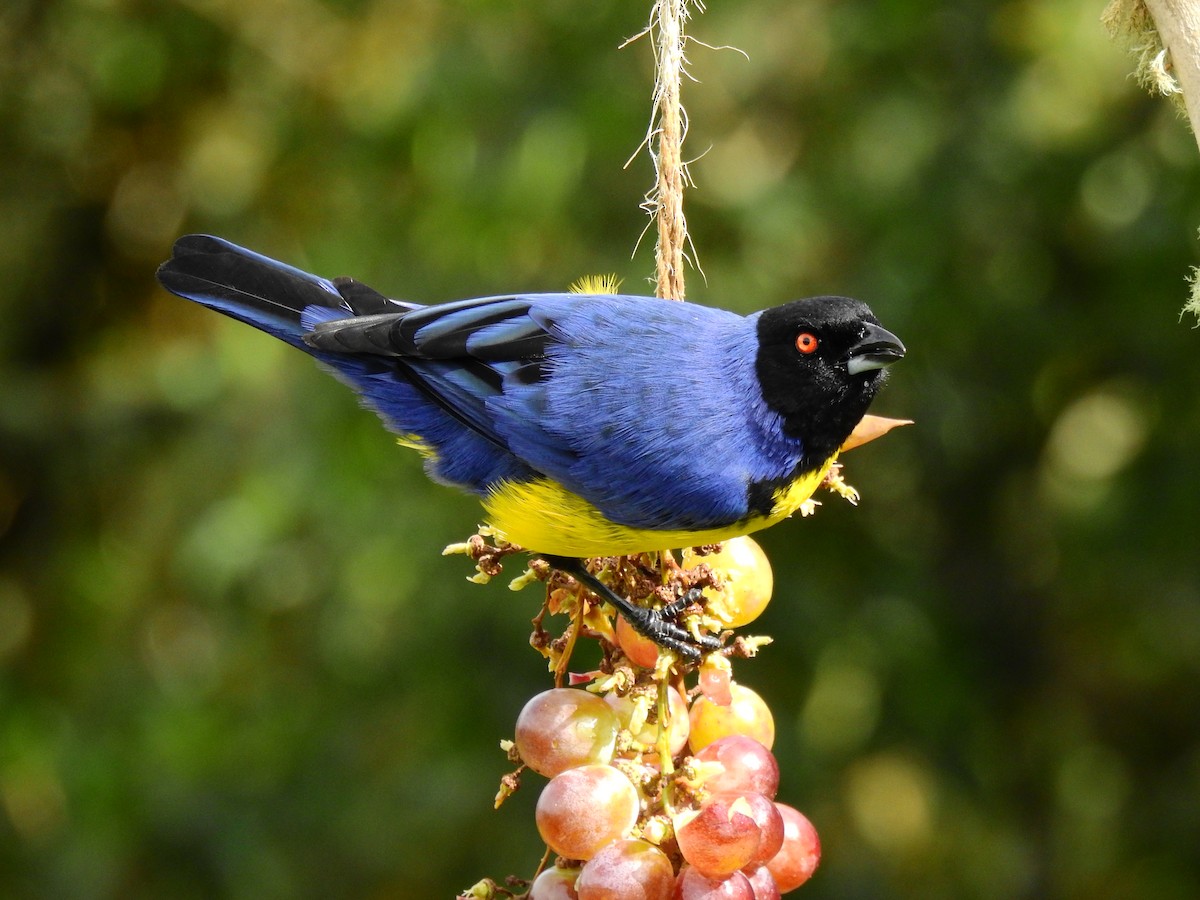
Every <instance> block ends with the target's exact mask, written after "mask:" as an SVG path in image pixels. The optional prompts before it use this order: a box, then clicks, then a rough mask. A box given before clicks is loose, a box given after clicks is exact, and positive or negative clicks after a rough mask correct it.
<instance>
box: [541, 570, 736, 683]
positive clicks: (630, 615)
mask: <svg viewBox="0 0 1200 900" xmlns="http://www.w3.org/2000/svg"><path fill="white" fill-rule="evenodd" d="M542 558H543V559H545V560H546V562H547V563H549V564H550V566H551V567H552V568H554V569H557V570H558V571H560V572H565V573H566V574H567V575H570V576H571V577H572V578H574V579H576V580H577V581H579V582H580V583H581V584H583V586H584V587H586V588H587V589H588V590H589V591H591V592H592V593H593V594H595V595H596V596H597V597H599V598H600V599H601V600H603V601H605V602H606V603H609V604H611V605H612V606H613V607H614V608H616V609H617V610H618V611H619V612H620V613H621V615H622V616H624V617H625V621H627V622H628V623H629V624H630V625H632V626H633V628H634V630H635V631H637V632H638V633H639V634H643V635H645V636H646V637H648V638H650V640H652V641H654V643H656V644H658V645H659V646H660V647H665V648H666V649H668V650H673V651H674V652H676V653H678V654H679V655H680V656H681V657H683V658H684V659H686V660H688V661H690V662H696V661H698V660H699V659H700V658H701V657H702V656H703V655H704V654H705V653H711V652H713V651H714V650H720V649H721V641H720V639H719V638H717V637H716V636H714V635H707V634H706V635H696V634H693V633H692V632H691V631H689V630H688V629H686V628H684V627H683V626H682V625H680V624H678V623H677V622H676V621H674V620H675V619H676V618H677V617H678V616H679V614H680V613H682V612H683V611H684V610H685V609H687V607H689V606H691V605H692V604H693V603H697V602H699V601H700V600H701V599H702V593H701V591H700V590H699V589H697V588H693V589H691V590H689V591H688V592H687V593H685V594H684V595H683V596H682V597H680V598H679V599H678V600H675V601H673V602H671V603H668V604H667V605H666V606H664V607H662V608H661V609H651V608H649V607H645V606H638V605H637V604H636V603H634V602H632V601H631V600H629V599H627V598H625V597H622V596H620V595H618V594H617V593H616V592H615V591H613V590H612V588H610V587H609V586H608V585H606V584H604V582H602V581H600V579H598V578H597V577H596V576H595V575H593V574H592V573H591V572H589V571H588V570H587V569H586V568H585V567H584V565H583V560H580V559H575V558H574V557H566V556H543V557H542Z"/></svg>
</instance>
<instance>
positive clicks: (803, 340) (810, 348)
mask: <svg viewBox="0 0 1200 900" xmlns="http://www.w3.org/2000/svg"><path fill="white" fill-rule="evenodd" d="M820 345H821V342H820V341H818V340H817V336H816V335H815V334H813V333H812V332H811V331H802V332H800V334H798V335H796V349H797V350H799V351H800V352H801V353H803V354H805V355H806V356H807V355H808V354H809V353H816V352H817V347H819V346H820Z"/></svg>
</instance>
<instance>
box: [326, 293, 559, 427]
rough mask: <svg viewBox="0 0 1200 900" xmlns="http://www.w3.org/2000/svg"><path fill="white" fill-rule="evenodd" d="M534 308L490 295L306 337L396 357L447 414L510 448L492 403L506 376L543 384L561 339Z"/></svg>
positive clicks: (524, 300) (341, 324)
mask: <svg viewBox="0 0 1200 900" xmlns="http://www.w3.org/2000/svg"><path fill="white" fill-rule="evenodd" d="M533 305H534V300H533V299H532V298H529V297H519V296H503V297H486V298H482V299H478V300H462V301H458V302H456V303H446V304H439V305H437V306H431V307H421V308H419V309H415V310H412V311H410V312H402V313H382V314H377V315H369V316H356V317H354V318H346V319H336V320H333V321H328V322H316V323H314V325H313V330H312V332H310V333H309V334H307V335H305V338H304V340H305V343H307V344H308V345H309V346H310V347H312V348H313V349H316V350H324V351H328V352H334V353H351V354H368V355H371V356H375V357H384V358H390V359H391V361H392V364H393V365H395V366H396V368H397V369H398V370H399V371H400V372H401V373H402V377H404V378H405V379H407V380H408V381H410V382H412V383H413V384H414V385H416V386H417V387H418V388H419V389H420V390H421V391H422V392H423V393H424V394H425V395H426V396H428V397H429V398H430V399H431V400H433V401H434V402H436V403H437V404H438V405H439V406H441V407H442V408H443V409H444V410H445V411H446V412H447V413H449V414H450V415H452V416H454V418H456V419H458V420H459V421H460V422H462V423H463V424H465V425H467V426H469V427H470V428H472V429H473V430H475V431H477V432H479V433H480V434H482V435H484V436H485V437H487V438H488V439H489V440H491V441H493V442H494V443H496V444H498V445H499V446H501V447H505V448H507V446H508V442H507V441H506V440H505V439H504V438H503V437H502V435H501V434H500V431H499V429H498V428H497V423H496V418H495V417H496V412H495V410H494V409H489V407H488V401H489V400H491V399H493V398H498V397H500V396H501V395H502V394H503V393H504V388H505V382H506V380H507V379H515V380H516V381H517V382H518V383H520V384H523V385H529V384H531V383H533V382H535V381H537V380H539V379H540V378H541V377H542V375H543V374H544V371H545V369H544V367H543V365H542V364H543V362H544V360H545V354H546V349H547V347H548V346H549V344H550V343H551V342H553V341H554V340H555V337H554V335H553V334H552V333H551V332H550V331H549V330H548V329H547V328H546V327H545V326H546V323H547V322H548V320H546V319H545V317H541V316H539V317H538V318H536V319H535V318H534V316H533V315H532V314H531V309H532V307H533Z"/></svg>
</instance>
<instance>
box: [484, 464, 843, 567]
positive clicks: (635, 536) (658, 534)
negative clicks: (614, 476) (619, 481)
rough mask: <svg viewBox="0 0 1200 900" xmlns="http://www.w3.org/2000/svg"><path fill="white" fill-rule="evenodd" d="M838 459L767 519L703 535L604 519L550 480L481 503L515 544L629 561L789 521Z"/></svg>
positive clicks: (779, 495) (787, 491) (505, 485)
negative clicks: (636, 555) (631, 556)
mask: <svg viewBox="0 0 1200 900" xmlns="http://www.w3.org/2000/svg"><path fill="white" fill-rule="evenodd" d="M836 458H837V457H836V455H835V456H834V457H831V458H830V459H829V460H828V461H826V463H825V465H823V466H822V467H821V468H820V469H818V470H817V471H815V472H810V473H808V474H807V475H803V476H801V477H800V478H798V479H797V480H795V481H793V482H792V483H791V484H790V485H788V486H786V487H783V488H780V489H779V490H777V491H776V492H775V496H774V505H773V506H772V508H771V512H770V513H769V514H768V515H765V516H753V517H750V518H747V519H740V520H738V521H736V522H731V523H729V524H728V525H723V526H721V527H718V528H709V529H705V530H702V531H678V530H676V531H672V530H657V529H651V528H631V527H628V526H625V525H618V524H616V523H614V522H610V521H608V520H607V519H605V518H604V516H603V515H602V514H601V513H600V510H598V509H596V507H594V506H592V504H590V503H588V502H587V501H586V500H584V499H583V498H582V497H580V496H578V495H577V494H573V493H571V492H570V491H568V490H566V489H565V488H563V487H562V486H561V485H558V484H556V483H555V482H553V481H550V480H548V479H539V480H537V481H525V482H502V483H501V484H499V485H497V486H496V487H495V488H494V489H493V490H492V491H491V493H489V494H488V495H487V497H486V498H485V499H484V501H483V508H484V510H485V512H486V513H487V519H488V523H489V524H490V525H491V526H492V527H494V528H495V529H496V530H497V531H499V532H501V533H502V534H503V536H504V537H505V538H506V539H507V540H509V541H511V542H512V543H514V544H519V545H520V546H522V547H524V548H526V549H527V550H535V551H538V552H541V553H550V554H554V555H556V556H578V557H589V556H625V555H628V554H631V553H642V552H647V551H651V550H675V549H678V548H680V547H696V546H699V545H701V544H715V543H717V542H718V541H726V540H729V539H730V538H733V537H737V536H738V535H742V534H749V533H750V532H752V531H758V530H760V529H762V528H766V527H767V526H769V525H774V524H775V523H776V522H778V521H780V520H781V519H786V518H787V517H788V516H790V515H791V514H792V513H794V512H795V511H796V510H797V509H799V508H800V505H801V504H802V503H804V501H805V500H807V499H808V498H809V497H811V496H812V493H813V491H815V490H816V489H817V487H818V485H820V483H821V482H822V481H824V480H825V476H826V475H827V474H828V472H829V467H830V466H832V465H833V462H834V460H835V459H836Z"/></svg>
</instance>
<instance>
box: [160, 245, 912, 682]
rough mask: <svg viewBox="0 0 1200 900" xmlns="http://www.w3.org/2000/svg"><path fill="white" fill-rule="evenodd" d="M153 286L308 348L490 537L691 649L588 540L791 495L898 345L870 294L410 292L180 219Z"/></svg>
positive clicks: (814, 473)
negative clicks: (677, 296)
mask: <svg viewBox="0 0 1200 900" xmlns="http://www.w3.org/2000/svg"><path fill="white" fill-rule="evenodd" d="M157 277H158V280H159V282H160V283H161V284H162V286H163V287H164V288H166V290H168V291H170V292H171V293H173V294H176V295H178V296H180V297H183V298H186V299H188V300H192V301H195V302H196V303H199V304H202V305H203V306H206V307H208V308H210V309H213V310H215V311H217V312H220V313H223V314H225V315H227V316H230V317H232V318H234V319H236V320H239V321H241V322H244V323H246V324H248V325H251V326H253V327H255V328H257V329H259V330H261V331H263V332H266V333H267V334H269V335H271V336H273V337H275V338H278V339H280V340H282V341H285V342H286V343H288V344H291V345H292V346H293V347H296V348H298V349H300V350H303V351H304V352H306V353H307V354H309V355H310V356H312V357H313V358H315V359H316V360H317V361H318V362H319V363H321V364H323V365H324V366H325V367H326V368H328V369H329V370H330V371H331V372H332V373H333V374H334V375H336V376H337V377H338V378H340V379H341V380H342V381H344V382H346V383H348V384H349V385H350V386H351V387H352V388H353V389H354V390H355V391H356V392H357V393H358V394H359V396H360V398H361V400H362V402H363V404H364V405H365V406H367V407H368V408H370V409H372V410H373V411H374V412H376V413H377V414H378V415H379V416H380V418H381V419H382V420H383V422H384V423H385V424H386V425H387V427H388V428H390V429H391V430H392V431H393V432H395V433H396V435H397V438H398V441H399V443H400V444H402V445H404V446H406V447H410V448H412V449H414V450H416V451H417V452H418V453H419V454H421V456H423V457H424V461H425V469H426V472H427V474H428V475H429V476H430V477H431V478H432V479H433V480H434V481H437V482H440V483H443V484H446V485H450V486H453V487H457V488H460V489H462V490H465V491H466V492H468V493H470V494H473V495H475V496H476V497H478V499H479V500H480V502H481V504H482V506H483V511H484V518H485V520H486V521H487V522H488V524H489V525H490V526H491V527H492V528H493V529H494V530H495V532H496V533H497V535H498V536H499V537H501V538H502V539H504V540H506V541H508V542H510V543H512V544H514V545H519V546H520V547H522V548H523V549H525V550H527V551H529V552H530V553H532V554H534V555H535V556H538V557H541V558H543V559H545V560H546V561H547V563H549V564H550V565H551V567H553V568H556V569H559V570H561V571H564V572H566V573H568V574H570V575H572V576H574V577H576V578H577V579H579V580H581V581H583V582H584V583H585V584H586V585H587V586H588V587H589V588H590V589H591V590H592V591H593V592H594V593H597V594H599V595H600V596H601V597H602V598H603V599H605V600H607V601H608V602H609V603H612V604H613V605H614V606H615V607H616V608H617V609H619V610H620V611H621V612H622V613H623V614H624V615H625V616H626V618H627V619H629V621H630V624H632V625H633V626H634V627H635V628H637V629H638V630H639V631H641V632H642V633H643V634H646V635H647V636H649V637H651V638H652V639H653V640H655V641H656V642H657V643H659V644H660V645H661V646H664V647H667V648H669V649H673V650H676V651H678V652H680V653H682V654H683V655H684V656H686V657H688V658H692V659H695V658H698V656H699V654H700V653H701V652H702V651H706V650H712V649H715V648H716V647H718V646H719V641H717V639H715V638H713V637H712V636H701V637H699V638H698V637H696V636H695V635H693V634H692V633H690V632H689V631H687V630H685V629H684V628H683V627H682V626H680V625H678V624H676V623H675V622H673V621H671V617H672V616H673V615H674V614H676V613H677V612H678V611H679V609H681V608H682V607H681V606H679V605H678V604H672V605H671V606H670V607H668V608H666V609H663V610H653V609H649V608H647V607H643V606H640V605H638V604H635V603H633V602H632V601H630V600H629V599H627V598H623V597H620V596H619V595H617V594H616V593H615V592H613V591H612V590H611V589H609V588H608V587H607V586H606V585H604V584H603V583H602V582H600V581H599V579H597V578H596V577H595V576H594V575H592V574H591V573H589V572H588V571H587V569H586V568H585V567H584V566H583V562H582V560H583V559H585V558H588V557H596V556H620V555H630V554H634V553H641V552H649V551H658V550H669V549H677V548H681V547H691V546H700V545H705V544H713V543H717V542H720V541H723V540H727V539H729V538H732V537H736V536H739V535H743V534H748V533H750V532H753V531H757V530H759V529H761V528H765V527H767V526H770V525H773V524H775V523H777V522H779V521H781V520H782V519H784V518H786V517H788V516H789V515H791V514H792V513H794V512H795V511H796V510H797V509H799V508H800V507H801V505H802V504H803V503H804V502H805V501H806V500H808V498H809V497H810V496H811V494H812V493H813V492H814V491H815V490H816V488H817V487H818V486H819V485H820V484H821V482H822V481H823V480H824V479H825V478H826V476H827V475H828V474H829V472H830V469H831V467H832V466H833V464H834V462H835V461H836V459H837V455H838V450H839V448H841V446H842V444H843V443H844V442H845V440H846V438H847V437H848V436H849V435H850V433H851V432H852V431H853V429H854V426H855V425H856V424H857V423H858V422H859V420H860V419H862V417H863V416H864V415H865V414H866V412H867V409H868V407H869V406H870V404H871V402H872V400H873V399H874V397H875V396H876V394H877V393H878V391H879V389H880V387H881V386H882V384H883V383H884V381H885V376H886V373H887V369H888V367H889V366H890V365H891V364H892V363H894V362H896V361H897V360H899V359H901V358H902V357H903V356H904V355H905V352H906V350H905V347H904V344H903V343H902V342H901V341H900V339H899V338H898V337H896V336H895V335H894V334H893V333H892V332H890V331H888V330H887V329H885V328H884V327H883V325H882V324H880V322H879V320H878V319H877V318H876V317H875V315H874V314H873V313H872V312H871V310H870V308H869V307H868V306H867V304H865V303H864V302H862V301H860V300H856V299H853V298H849V297H840V296H822V297H812V298H807V299H801V300H794V301H791V302H788V303H784V304H782V305H779V306H774V307H771V308H768V309H765V310H761V311H759V312H755V313H751V314H750V315H744V316H743V315H740V314H738V313H734V312H728V311H725V310H722V309H717V308H714V307H709V306H704V305H700V304H695V303H690V302H681V301H675V300H667V299H662V298H656V297H639V296H630V295H624V294H617V293H611V294H583V293H570V292H565V293H510V294H500V295H496V296H488V297H481V298H475V299H466V300H457V301H451V302H442V303H434V304H430V305H421V304H417V303H411V302H407V301H403V300H396V299H392V298H389V297H387V296H385V295H383V294H381V293H379V292H377V291H376V290H374V289H373V288H370V287H368V286H367V285H365V284H363V283H361V282H359V281H357V280H355V279H353V278H346V277H339V278H333V279H327V278H323V277H320V276H317V275H313V274H310V273H308V272H305V271H303V270H301V269H299V268H296V267H294V266H291V265H288V264H286V263H283V262H279V261H277V260H274V259H271V258H270V257H267V256H264V255H262V254H259V253H256V252H254V251H252V250H248V249H245V248H243V247H240V246H238V245H237V244H234V243H231V242H230V241H227V240H225V239H223V238H219V237H215V236H212V235H204V234H190V235H185V236H183V237H181V238H179V239H178V240H177V241H176V243H175V245H174V248H173V252H172V255H171V258H170V259H168V260H167V261H166V262H164V263H163V264H162V265H161V266H160V267H159V269H158V272H157Z"/></svg>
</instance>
